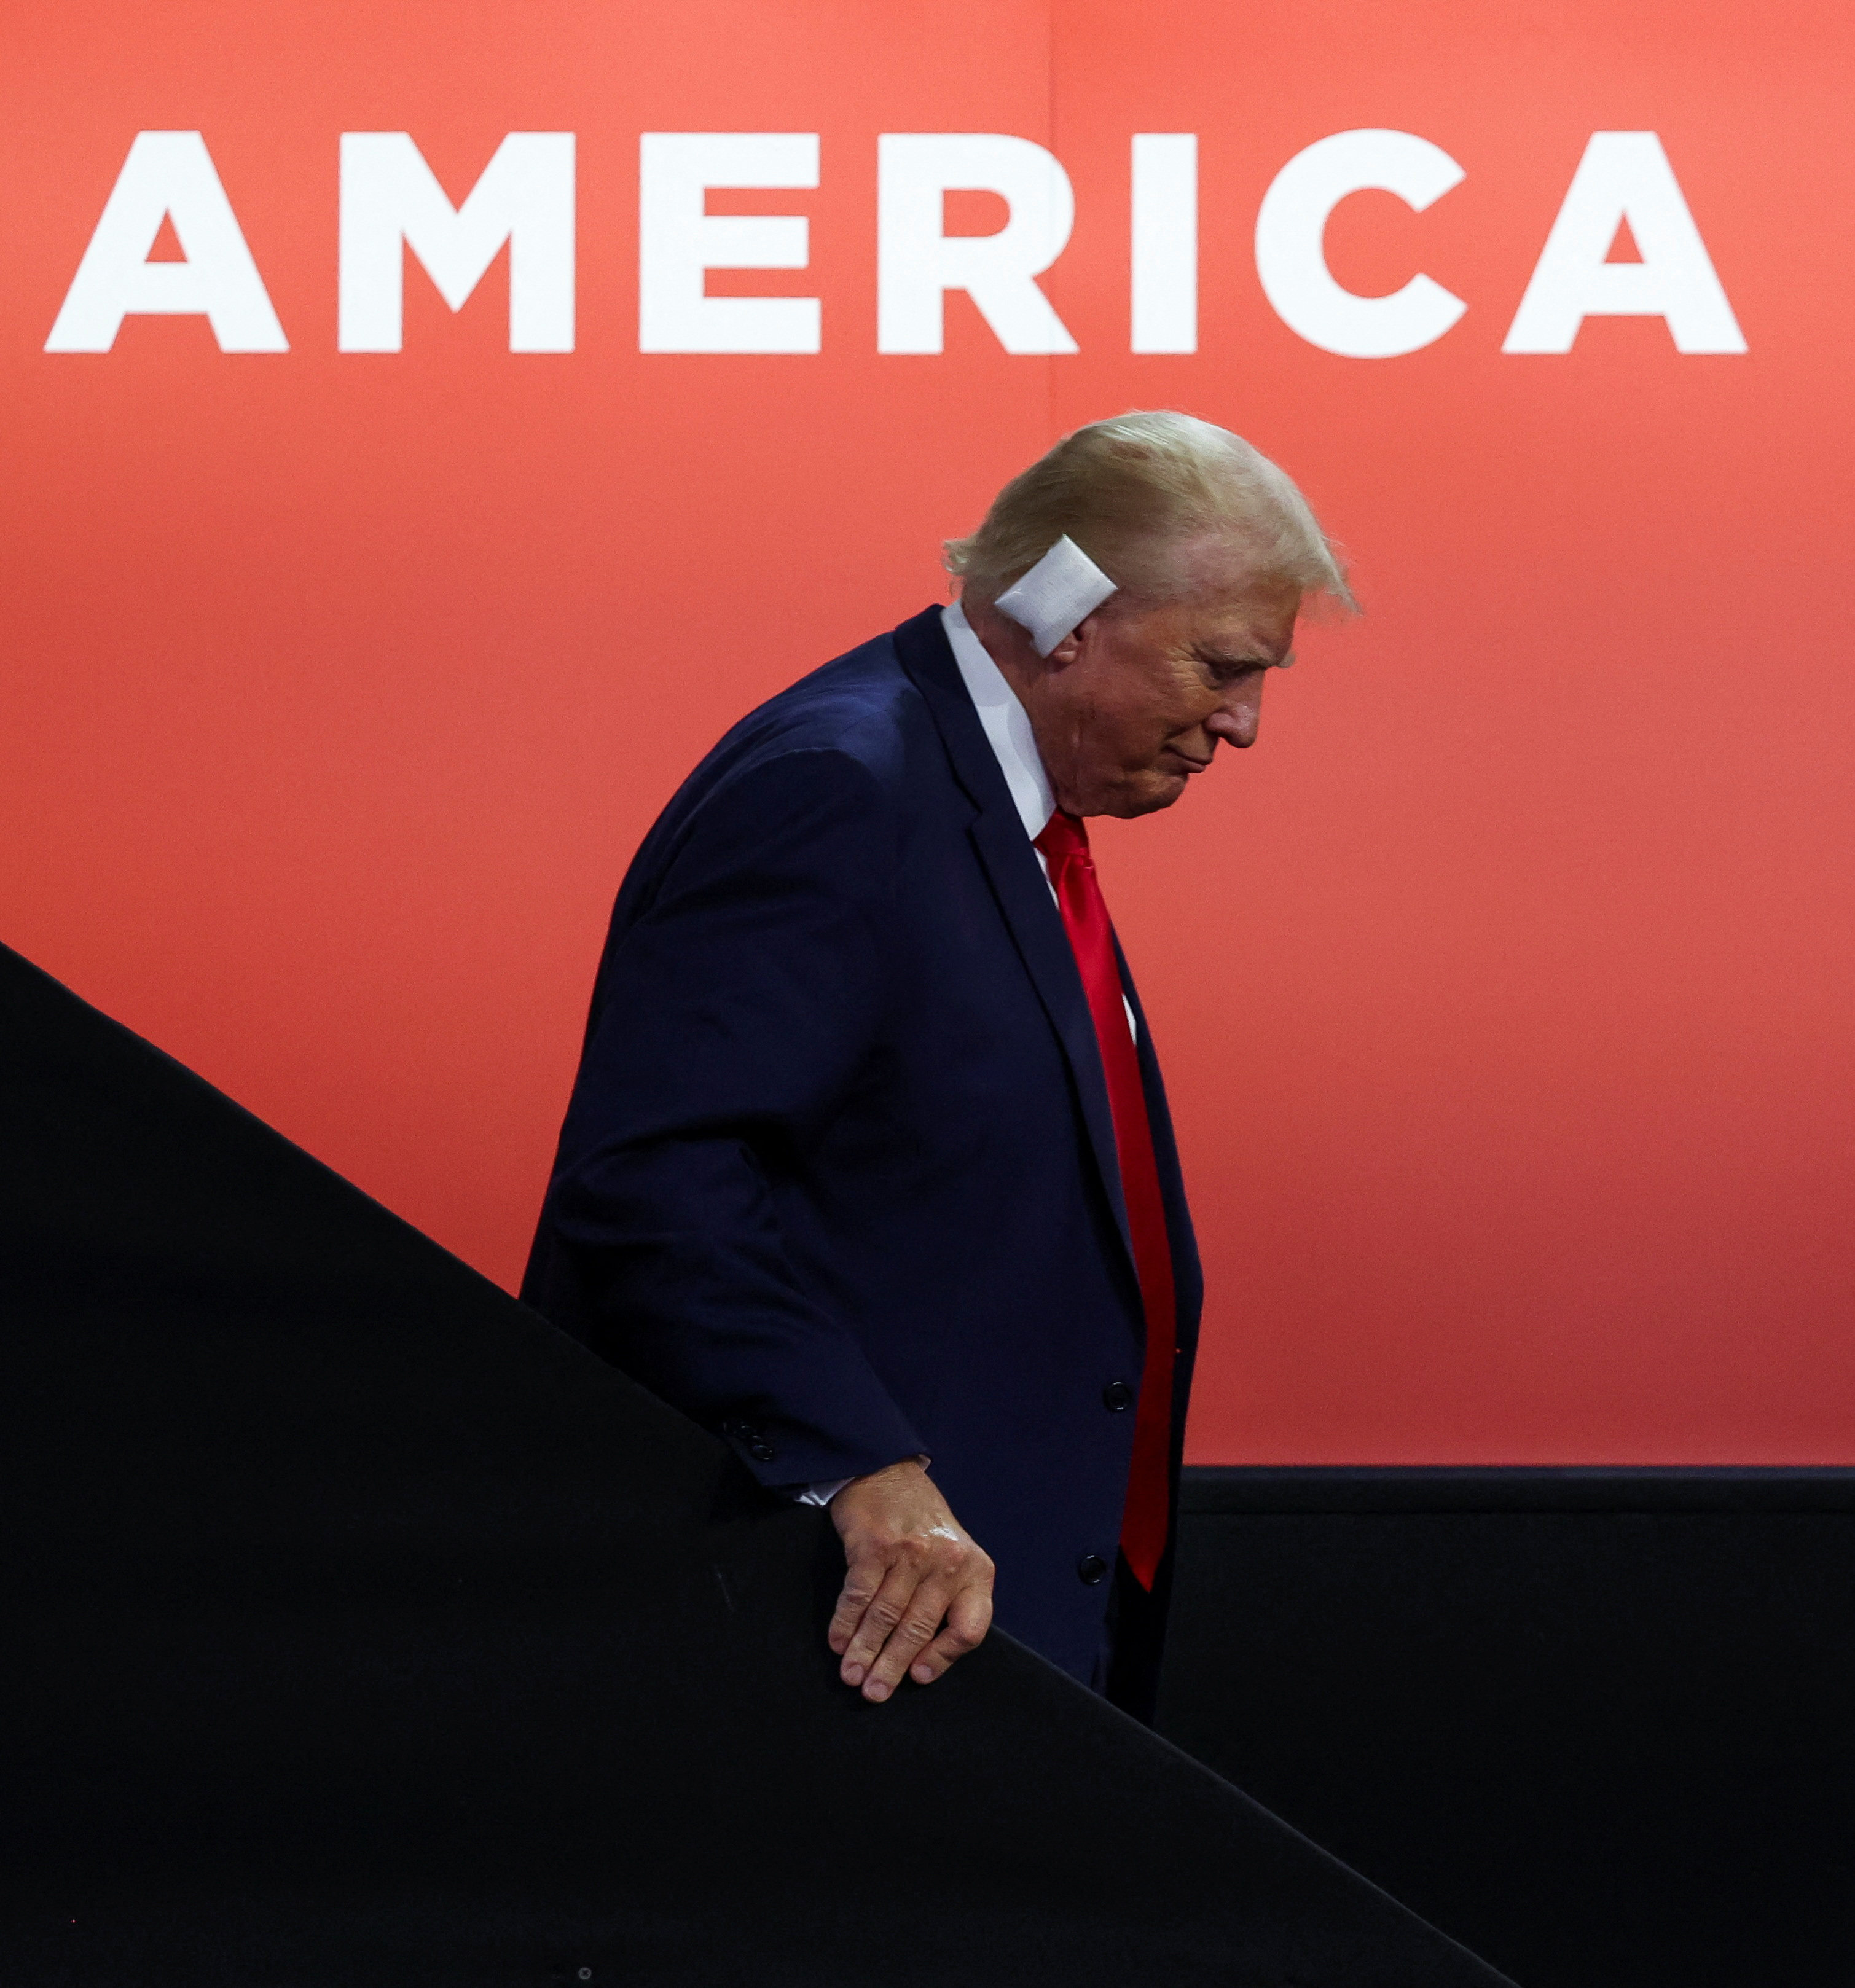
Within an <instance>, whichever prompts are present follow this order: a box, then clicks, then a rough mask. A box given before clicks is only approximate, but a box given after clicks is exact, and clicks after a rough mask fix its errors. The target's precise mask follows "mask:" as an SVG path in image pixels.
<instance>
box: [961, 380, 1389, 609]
mask: <svg viewBox="0 0 1855 1988" xmlns="http://www.w3.org/2000/svg"><path fill="white" fill-rule="evenodd" d="M1065 534H1067V536H1068V537H1070V538H1071V539H1074V541H1075V543H1076V544H1078V546H1081V547H1082V550H1083V551H1084V552H1085V553H1088V556H1089V557H1090V558H1091V559H1092V560H1094V561H1095V563H1096V565H1098V566H1100V567H1101V569H1102V571H1103V572H1104V573H1106V574H1107V576H1109V579H1110V580H1113V581H1114V582H1115V585H1116V586H1117V587H1119V589H1120V590H1122V593H1124V594H1126V595H1127V596H1129V597H1132V599H1133V600H1168V599H1173V598H1176V597H1179V596H1180V595H1182V594H1184V593H1189V592H1190V591H1191V589H1192V586H1193V581H1192V580H1191V578H1190V576H1189V575H1188V574H1187V573H1186V572H1185V570H1183V565H1182V563H1181V562H1180V560H1178V558H1177V556H1176V555H1177V553H1178V552H1179V550H1180V548H1181V546H1182V545H1183V543H1185V542H1186V541H1189V540H1192V539H1204V538H1209V537H1223V538H1227V539H1232V540H1234V541H1235V542H1237V543H1238V544H1239V545H1240V546H1241V549H1242V554H1243V560H1244V566H1245V569H1246V570H1247V572H1249V573H1254V577H1255V579H1256V580H1257V582H1258V584H1261V585H1265V586H1269V585H1273V586H1282V587H1295V588H1296V589H1298V590H1299V591H1300V592H1301V593H1302V594H1303V595H1304V596H1305V597H1308V598H1310V599H1312V598H1315V597H1320V596H1322V595H1325V596H1327V597H1330V598H1331V599H1332V600H1334V601H1335V602H1337V603H1339V605H1340V606H1342V607H1346V608H1352V607H1356V604H1357V603H1356V602H1355V601H1354V600H1353V597H1352V591H1351V590H1350V589H1349V587H1348V586H1347V584H1346V573H1345V571H1344V570H1343V568H1342V566H1341V564H1340V562H1339V557H1338V556H1337V555H1336V553H1335V549H1334V547H1333V546H1332V543H1331V542H1330V541H1329V539H1328V538H1327V536H1326V534H1325V532H1323V531H1322V529H1321V528H1320V525H1319V522H1318V520H1317V519H1315V516H1314V513H1313V512H1312V510H1311V509H1309V508H1308V500H1307V499H1305V497H1304V496H1302V494H1301V492H1299V491H1298V489H1296V488H1295V485H1294V483H1293V482H1291V479H1290V478H1288V475H1286V474H1285V472H1283V471H1281V470H1280V469H1278V468H1277V467H1276V466H1275V465H1274V463H1272V462H1271V461H1270V460H1269V458H1268V457H1267V456H1266V455H1263V454H1262V453H1261V451H1260V450H1258V449H1256V448H1252V447H1251V445H1250V444H1249V443H1247V441H1244V439H1243V438H1242V437H1241V435H1234V434H1231V433H1230V430H1229V429H1228V428H1217V427H1215V426H1214V425H1213V424H1212V423H1210V421H1200V420H1198V419H1197V418H1196V416H1194V415H1191V414H1173V413H1171V412H1166V411H1163V412H1157V413H1151V414H1142V413H1133V414H1118V415H1116V416H1115V418H1114V419H1112V421H1092V422H1091V423H1090V424H1088V427H1086V428H1078V429H1077V430H1076V431H1075V433H1074V434H1067V435H1065V436H1064V438H1063V439H1062V440H1061V441H1059V442H1058V444H1057V445H1056V446H1055V448H1053V449H1051V451H1049V453H1048V455H1043V456H1041V457H1039V458H1038V460H1037V461H1036V462H1034V463H1032V464H1031V467H1030V468H1028V469H1027V470H1024V471H1023V472H1021V474H1019V475H1016V476H1014V477H1013V478H1012V479H1011V481H1010V482H1009V483H1007V485H1005V487H1004V489H1002V490H1001V491H1000V492H999V493H998V495H997V496H996V497H995V498H994V499H993V500H992V508H991V509H990V510H989V511H987V513H986V516H985V522H983V524H982V525H980V528H979V529H978V530H977V531H976V532H973V533H972V534H971V536H969V537H966V538H963V539H948V540H947V541H946V546H945V548H944V551H945V557H946V567H947V570H948V571H949V572H950V573H953V574H955V575H956V576H958V578H959V580H960V590H961V593H962V594H963V597H966V598H967V599H970V600H975V601H977V602H979V603H981V604H983V605H987V606H989V605H990V603H992V602H993V601H994V600H997V597H999V595H1000V594H1001V593H1004V590H1005V589H1006V588H1007V587H1010V585H1011V584H1012V583H1013V582H1014V580H1018V579H1020V578H1021V576H1023V575H1024V573H1027V572H1029V570H1031V567H1032V566H1034V565H1036V563H1037V562H1038V560H1040V559H1041V558H1042V557H1043V556H1044V553H1047V552H1048V550H1049V549H1050V548H1051V546H1053V545H1054V544H1055V543H1056V542H1057V540H1058V539H1060V538H1061V537H1063V536H1065Z"/></svg>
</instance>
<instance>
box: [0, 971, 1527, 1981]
mask: <svg viewBox="0 0 1855 1988" xmlns="http://www.w3.org/2000/svg"><path fill="white" fill-rule="evenodd" d="M0 1306H3V1307H4V1312H5V1326H4V1345H5V1366H4V1372H3V1374H0V1472H3V1473H4V1486H3V1491H0V1496H3V1499H4V1505H3V1509H4V1512H5V1564H4V1582H5V1588H4V1592H5V1601H6V1624H7V1627H6V1635H5V1645H4V1647H5V1666H4V1675H0V1722H3V1724H4V1733H5V1742H4V1750H3V1756H0V1787H4V1790H5V1797H4V1802H3V1803H0V1814H4V1817H5V1834H6V1839H7V1840H6V1842H5V1850H4V1855H3V1857H0V1982H4V1983H6V1984H7V1988H38V1985H39V1984H52V1983H69V1984H72V1988H78V1984H82V1988H165V1985H166V1984H169V1983H172V1984H174V1985H175V1988H181V1985H182V1984H184V1988H286V1984H288V1988H319V1984H323V1983H328V1984H333V1983H340V1984H344V1988H350V1984H353V1985H354V1988H371V1984H375V1983H378V1984H383V1988H384V1984H392V1988H413V1984H425V1983H431V1984H434V1988H436V1984H441V1983H442V1984H443V1988H472V1984H477V1983H482V1984H490V1983H494V1984H497V1988H520V1985H521V1984H524V1983H537V1984H540V1983H553V1982H557V1981H560V1982H570V1983H581V1982H591V1983H594V1984H603V1983H628V1984H630V1983H638V1984H650V1983H664V1984H671V1983H676V1984H700V1988H725V1984H729V1983H740V1984H743V1988H746V1984H750V1983H751V1984H755V1988H765V1984H769V1983H772V1984H780V1983H793V1984H795V1988H796V1984H801V1983H803V1984H805V1988H834V1984H838V1983H844V1984H851V1983H855V1984H857V1988H864V1984H867V1983H882V1984H898V1988H908V1985H909V1984H917V1983H919V1984H922V1988H926V1984H929V1983H932V1984H933V1988H946V1984H948V1983H965V1982H978V1983H1014V1984H1020V1983H1046V1982H1048V1983H1065V1984H1069V1985H1070V1988H1074V1984H1078V1983H1080V1984H1088V1983H1103V1984H1107V1983H1115V1984H1122V1983H1139V1982H1148V1981H1151V1982H1164V1983H1168V1984H1173V1985H1174V1988H1176V1985H1177V1984H1195V1983H1207V1984H1208V1983H1227V1984H1233V1985H1234V1984H1243V1988H1259V1985H1260V1984H1275V1983H1280V1984H1282V1988H1288V1984H1295V1988H1418V1985H1419V1984H1423V1988H1492V1984H1495V1983H1498V1981H1499V1980H1500V1977H1499V1976H1497V1975H1495V1974H1494V1973H1492V1972H1491V1970H1489V1969H1488V1968H1486V1967H1485V1966H1483V1965H1482V1964H1481V1963H1480V1962H1478V1961H1477V1960H1476V1959H1474V1958H1473V1957H1472V1956H1471V1955H1470V1954H1468V1953H1467V1952H1465V1951H1464V1950H1463V1949H1461V1948H1460V1947H1458V1946H1455V1945H1454V1944H1452V1943H1451V1942H1450V1941H1449V1940H1448V1939H1445V1938H1444V1936H1441V1935H1440V1934H1438V1933H1437V1932H1434V1931H1433V1930H1431V1929H1430V1928H1429V1927H1428V1926H1427V1925H1424V1924H1423V1922H1421V1921H1420V1920H1418V1919H1415V1918H1413V1916H1412V1915H1410V1913H1409V1912H1406V1911H1405V1910H1404V1909H1403V1908H1402V1907H1401V1906H1400V1905H1396V1904H1394V1903H1393V1902H1392V1901H1391V1899H1390V1898H1387V1897H1386V1895H1384V1894H1383V1893H1382V1892H1379V1891H1376V1890H1375V1889H1374V1888H1373V1887H1372V1886H1371V1885H1369V1884H1368V1883H1366V1881H1363V1880H1362V1879H1361V1878H1358V1877H1356V1876H1355V1875H1353V1874H1352V1872H1351V1871H1348V1870H1346V1868H1343V1867H1342V1865H1339V1864H1338V1863H1336V1862H1335V1861H1333V1859H1332V1858H1330V1857H1329V1856H1328V1855H1326V1854H1325V1853H1324V1852H1323V1851H1320V1850H1318V1849H1316V1848H1315V1847H1314V1846H1313V1845H1312V1844H1310V1843H1308V1841H1305V1839H1303V1838H1301V1837H1299V1836H1298V1835H1296V1834H1295V1833H1294V1832H1293V1831H1291V1830H1290V1829H1288V1828H1287V1827H1285V1826H1284V1825H1283V1824H1281V1823H1280V1822H1278V1821H1276V1820H1275V1819H1274V1817H1272V1816H1271V1815H1269V1814H1267V1813H1265V1812H1264V1810H1261V1809H1260V1808H1259V1807H1257V1806H1256V1804H1254V1802H1252V1801H1251V1800H1249V1799H1248V1798H1247V1797H1245V1796H1244V1795H1243V1794H1239V1793H1238V1792H1237V1790H1235V1789H1234V1788H1232V1787H1229V1786H1227V1784H1226V1783H1224V1782H1223V1781H1221V1780H1219V1779H1217V1777H1215V1776H1214V1774H1212V1773H1210V1772H1209V1771H1208V1770H1207V1769H1205V1768H1204V1767H1200V1766H1199V1765H1198V1764H1197V1763H1195V1762H1193V1761H1192V1760H1189V1759H1187V1758H1186V1756H1184V1755H1183V1754H1182V1753H1177V1752H1175V1751H1174V1750H1173V1749H1172V1748H1171V1747H1170V1746H1167V1745H1166V1743H1163V1741H1161V1740H1159V1739H1156V1738H1155V1737H1154V1736H1152V1735H1151V1734H1149V1733H1146V1732H1145V1731H1144V1730H1142V1729H1140V1728H1139V1727H1137V1726H1134V1725H1133V1724H1132V1723H1130V1722H1129V1721H1127V1720H1126V1719H1123V1718H1122V1717H1121V1716H1120V1715H1119V1714H1118V1713H1116V1712H1114V1711H1112V1709H1110V1708H1109V1707H1108V1706H1105V1705H1104V1704H1102V1702H1099V1701H1098V1700H1096V1699H1093V1698H1092V1697H1091V1696H1088V1694H1087V1693H1086V1692H1083V1691H1082V1690H1081V1689H1078V1687H1076V1686H1075V1685H1073V1684H1072V1683H1071V1682H1069V1680H1068V1679H1066V1678H1065V1677H1063V1676H1061V1675H1059V1674H1058V1673H1057V1672H1055V1671H1054V1670H1052V1669H1051V1668H1049V1667H1048V1665H1045V1664H1044V1663H1043V1662H1041V1661H1040V1660H1039V1659H1038V1658H1036V1657H1034V1656H1033V1655H1031V1653H1030V1652H1027V1651H1025V1650H1024V1649H1023V1648H1019V1647H1017V1646H1015V1645H1012V1644H1011V1643H1010V1642H1009V1641H1007V1640H1006V1639H1005V1638H1003V1637H999V1638H994V1640H993V1641H991V1642H990V1643H989V1644H988V1645H987V1646H986V1647H985V1648H983V1650H982V1651H980V1652H978V1653H977V1655H975V1656H973V1657H972V1658H969V1659H968V1660H967V1661H966V1662H965V1663H964V1664H963V1665H960V1667H959V1668H957V1669H956V1671H955V1672H953V1675H951V1676H950V1678H949V1679H946V1680H945V1681H943V1682H942V1683H940V1684H939V1685H935V1686H933V1687H932V1688H931V1689H927V1690H921V1689H918V1688H912V1687H904V1689H903V1690H902V1692H901V1693H900V1695H899V1696H898V1697H897V1698H896V1699H895V1700H893V1701H892V1702H891V1703H889V1705H887V1706H880V1707H871V1706H865V1704H863V1703H862V1702H861V1700H860V1699H858V1698H857V1697H855V1696H854V1695H853V1694H851V1692H848V1691H846V1690H845V1689H843V1688H842V1687H841V1685H838V1683H837V1682H836V1681H835V1678H834V1675H833V1670H834V1667H833V1665H832V1663H831V1659H830V1658H829V1657H828V1654H827V1653H826V1652H825V1651H824V1647H823V1642H822V1633H823V1629H824V1621H825V1618H826V1617H827V1615H828V1611H829V1604H830V1601H831V1595H832V1594H833V1592H834V1587H835V1581H836V1576H837V1574H838V1569H839V1560H838V1553H837V1548H836V1545H835V1541H834V1536H833V1535H832V1533H831V1529H830V1526H829V1523H828V1520H827V1519H826V1518H825V1517H824V1515H823V1514H821V1513H817V1512H816V1511H813V1510H807V1509H798V1508H793V1507H789V1506H780V1505H777V1504H775V1503H772V1502H770V1501H769V1500H768V1499H766V1498H765V1497H764V1496H763V1494H761V1493H759V1492H758V1491H757V1489H754V1488H753V1487H752V1486H750V1484H749V1483H747V1482H746V1480H745V1479H744V1477H743V1476H741V1475H740V1473H739V1472H738V1470H737V1466H736V1465H735V1464H734V1463H733V1461H732V1460H731V1459H729V1456H728V1455H726V1452H725V1451H724V1450H723V1448H722V1446H721V1445H719V1443H718V1442H715V1441H713V1440H712V1439H710V1438H709V1437H708V1436H707V1435H705V1434H703V1433H702V1432H700V1431H699V1430H698V1429H696V1428H694V1427H692V1425H690V1424H689V1423H688V1422H685V1421H684V1420H683V1419H682V1418H680V1417H679V1416H678V1415H674V1414H672V1412H670V1411H669V1410H668V1409H667V1408H664V1407H662V1405H659V1404H658V1403H657V1402H655V1401H653V1400H652V1399H651V1398H649V1397H648V1396H647V1395H645V1394H644V1393H643V1392H641V1391H640V1390H639V1389H638V1388H635V1387H634V1386H632V1385H631V1384H630V1383H629V1382H628V1381H626V1380H625V1379H624V1378H622V1377H621V1375H619V1374H617V1373H615V1372H614V1371H611V1370H610V1369H609V1368H606V1367H604V1366H603V1365H602V1364H601V1363H600V1362H599V1361H597V1360H595V1359H594V1358H593V1357H591V1355H589V1354H587V1353H585V1352H584V1351H583V1350H582V1349H581V1348H580V1347H577V1346H576V1345H574V1344H572V1343H570V1341H567V1340H566V1339H565V1338H564V1337H562V1336H560V1334H557V1333H556V1332H554V1331H553V1330H552V1329H551V1328H550V1327H548V1326H547V1324H544V1323H543V1321H542V1320H540V1319H539V1318H537V1317H535V1316H534V1315H533V1314H532V1313H529V1312H527V1311H526V1310H523V1308H522V1307H520V1305H518V1304H516V1303H515V1302H514V1301H513V1300H512V1299H510V1298H509V1297H506V1295H505V1294H504V1293H502V1292H501V1291H499V1290H496V1289H495V1288H494V1287H493V1286H490V1285H489V1284H488V1283H486V1282H484V1281H483V1280H482V1279H480V1278H479V1277H478V1276H476V1275H475V1274H474V1273H472V1272H471V1271H470V1270H467V1269H466V1268H465V1266H463V1265H462V1264H461V1263H458V1262H457V1261H455V1259H452V1258H451V1257H449V1256H446V1255H445V1253H444V1252H443V1251H442V1250H441V1249H438V1248H437V1247H436V1246H435V1245H434V1244H432V1242H428V1240H426V1239H425V1238H423V1237H421V1236H418V1234H416V1233H415V1232H413V1231H412V1230H411V1229H408V1228H407V1227H406V1226H405V1224H403V1223H402V1222H399V1221H398V1220H397V1219H395V1218H394V1217H393V1216H392V1215H389V1214H388V1213H387V1212H386V1211H385V1210H384V1209H381V1208H379V1207H377V1206H376V1205H374V1204H373V1203H371V1202H369V1201H368V1200H367V1199H366V1198H365V1197H364V1195H361V1194H360V1193H358V1192H357V1191H356V1190H355V1189H354V1188H352V1187H350V1186H348V1185H346V1184H345V1183H344V1182H342V1181H340V1180H339V1179H338V1178H336V1177H335V1176H334V1175H332V1174H330V1173H329V1172H328V1171H327V1170H326V1169H324V1168H322V1167H320V1166H319V1165H317V1164H316V1163H315V1162H314V1161H312V1160H310V1158H307V1157H306V1155H303V1154H302V1153H301V1152H300V1151H296V1149H295V1148H293V1147H291V1146H290V1145H289V1144H287V1142H286V1141H284V1140H283V1139H281V1138H279V1137H278V1136H277V1135H276V1134H274V1133H272V1132H271V1131H268V1130H267V1129H266V1128H265V1127H263V1126H262V1125H261V1124H259V1123H257V1122H256V1121H255V1120H253V1119H252V1118H251V1117H249V1116H247V1115H246V1114H245V1113H243V1112H242V1111H239V1109H238V1108H237V1107H235V1106H234V1105H232V1104H230V1103H229V1102H228V1100H225V1098H223V1097H220V1096H218V1094H216V1093H215V1092H214V1091H212V1090H211V1089H210V1088H208V1087H207V1086H206V1085H205V1084H203V1083H201V1082H200V1081H199V1080H198V1079H196V1078H195V1077H191V1076H190V1075H189V1074H188V1073H187V1072H186V1071H185V1070H182V1069H181V1068H180V1067H178V1066H177V1065H175V1064H174V1063H171V1062H170V1061H168V1060H167V1059H166V1058H164V1057H161V1055H160V1054H159V1053H157V1052H156V1051H154V1050H151V1049H150V1048H149V1047H148V1046H147V1045H146V1044H144V1043H140V1042H139V1041H137V1040H135V1039H134V1037H133V1036H130V1035H129V1034H128V1033H126V1032H125V1031H124V1030H122V1029H119V1028H117V1026H114V1025H113V1023H110V1022H108V1021H107V1020H106V1019H104V1018H103V1017H102V1016H100V1015H98V1014H96V1013H94V1012H93V1010H91V1009H87V1008H86V1007H85V1006H83V1004H82V1003H81V1002H79V1001H77V1000H76V999H75V998H73V996H70V995H69V994H68V993H66V992H64V991H63V989H59V988H58V987H57V986H56V985H55V984H54V983H52V982H50V981H49V980H47V979H45V978H44V976H42V975H40V974H39V973H38V972H36V971H35V970H34V969H32V968H30V967H29V966H28V965H25V962H22V961H21V960H19V958H17V957H16V956H15V955H11V954H5V953H0Z"/></svg>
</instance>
